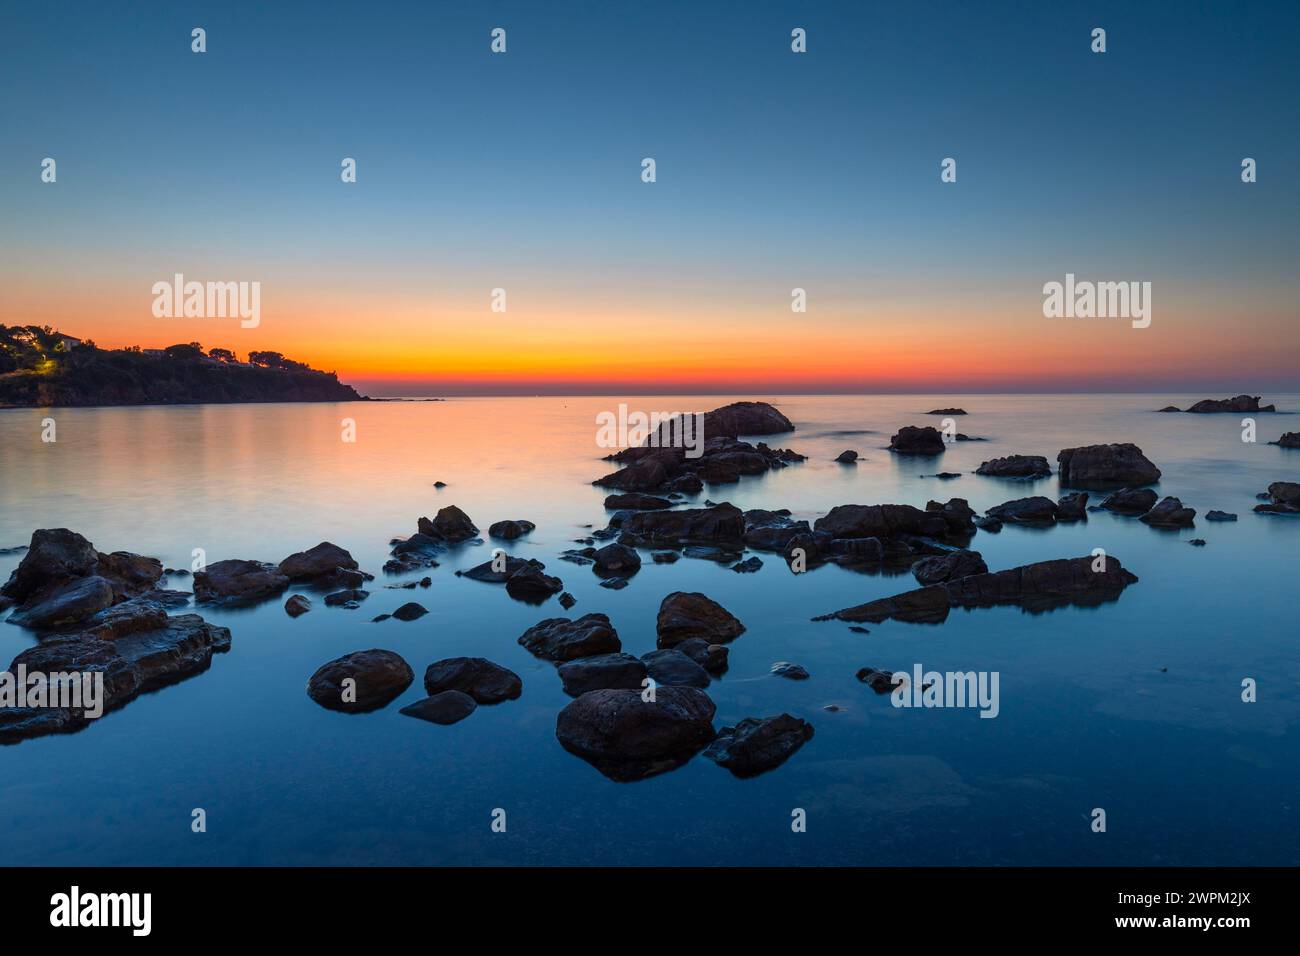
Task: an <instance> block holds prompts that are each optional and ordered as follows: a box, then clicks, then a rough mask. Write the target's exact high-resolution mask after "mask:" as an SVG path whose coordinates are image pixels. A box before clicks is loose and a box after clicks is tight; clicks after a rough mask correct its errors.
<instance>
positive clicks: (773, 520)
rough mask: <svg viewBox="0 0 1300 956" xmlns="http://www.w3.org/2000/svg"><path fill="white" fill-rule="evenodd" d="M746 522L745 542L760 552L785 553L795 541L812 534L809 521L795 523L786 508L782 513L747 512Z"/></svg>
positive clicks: (756, 510)
mask: <svg viewBox="0 0 1300 956" xmlns="http://www.w3.org/2000/svg"><path fill="white" fill-rule="evenodd" d="M744 520H745V533H744V538H743V541H744V543H745V544H746V545H748V546H749V547H751V548H754V549H755V550H758V551H779V552H781V553H785V552H786V551H787V550H788V549H789V548H790V546H791V543H792V542H793V541H794V539H796V538H798V537H800V536H805V535H811V534H812V528H810V527H809V526H808V522H807V521H795V520H794V519H793V518H791V517H790V511H789V509H785V508H783V509H781V510H780V511H764V510H760V509H755V510H752V511H746V512H745V513H744Z"/></svg>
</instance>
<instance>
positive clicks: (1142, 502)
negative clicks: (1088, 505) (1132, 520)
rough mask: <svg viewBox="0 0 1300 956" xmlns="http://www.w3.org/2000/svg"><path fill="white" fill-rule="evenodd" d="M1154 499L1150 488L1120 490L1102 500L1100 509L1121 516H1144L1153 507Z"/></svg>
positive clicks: (1154, 495) (1154, 496) (1155, 496)
mask: <svg viewBox="0 0 1300 956" xmlns="http://www.w3.org/2000/svg"><path fill="white" fill-rule="evenodd" d="M1156 498H1157V495H1156V493H1155V492H1154V491H1152V490H1151V489H1150V488H1121V489H1120V490H1119V491H1116V492H1115V493H1114V494H1109V495H1107V496H1106V497H1105V498H1103V499H1102V502H1101V507H1102V508H1104V509H1106V510H1107V511H1113V512H1115V513H1116V514H1121V515H1144V514H1146V513H1147V512H1148V511H1150V510H1151V509H1152V508H1153V507H1155V503H1156Z"/></svg>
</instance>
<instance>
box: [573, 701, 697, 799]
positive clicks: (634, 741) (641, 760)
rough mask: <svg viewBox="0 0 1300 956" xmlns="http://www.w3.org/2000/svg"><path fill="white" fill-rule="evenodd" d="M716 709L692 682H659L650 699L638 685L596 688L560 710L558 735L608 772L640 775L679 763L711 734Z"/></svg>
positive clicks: (627, 778) (631, 776)
mask: <svg viewBox="0 0 1300 956" xmlns="http://www.w3.org/2000/svg"><path fill="white" fill-rule="evenodd" d="M715 711H716V708H715V706H714V704H713V701H712V700H710V699H709V696H708V695H707V694H705V693H704V692H703V691H701V690H698V689H696V688H694V687H672V686H668V687H659V688H656V692H655V699H654V701H652V702H651V701H645V700H642V698H641V691H639V690H630V689H629V690H617V689H606V690H594V691H590V692H588V693H586V694H583V695H582V696H581V697H579V698H578V699H577V700H575V701H573V702H571V703H570V704H568V705H567V706H565V708H564V709H563V710H561V711H560V713H559V716H558V717H557V718H556V722H555V736H556V738H557V739H558V740H559V741H560V744H561V745H562V746H563V747H564V749H566V750H568V751H569V752H570V753H572V754H575V755H577V756H579V757H582V758H583V759H584V760H586V761H588V762H589V763H591V764H592V765H593V766H594V767H596V769H597V770H599V771H600V772H601V773H603V774H605V776H607V777H609V778H611V779H613V780H618V781H631V780H639V779H642V778H644V777H649V776H652V775H654V774H657V773H663V772H665V771H667V770H672V769H674V768H676V767H679V766H681V765H682V764H683V763H685V762H686V761H687V760H689V759H690V758H691V757H692V756H694V755H695V754H696V753H697V752H699V750H700V749H701V748H702V747H704V746H705V745H706V744H708V743H709V742H710V741H711V740H713V737H714V732H713V715H714V712H715Z"/></svg>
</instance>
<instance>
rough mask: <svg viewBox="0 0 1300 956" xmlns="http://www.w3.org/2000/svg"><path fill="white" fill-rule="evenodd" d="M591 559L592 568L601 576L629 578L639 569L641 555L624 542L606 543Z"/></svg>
mask: <svg viewBox="0 0 1300 956" xmlns="http://www.w3.org/2000/svg"><path fill="white" fill-rule="evenodd" d="M592 560H593V561H594V562H595V565H594V566H593V567H592V570H593V571H594V572H596V574H597V575H598V576H599V577H602V578H613V577H620V578H629V577H631V576H632V575H634V574H636V573H637V572H638V571H640V570H641V556H640V555H639V554H637V553H636V551H634V550H633V549H632V548H629V547H628V546H627V545H625V544H607V545H605V547H603V548H601V549H600V550H598V551H597V552H596V553H595V555H593V556H592Z"/></svg>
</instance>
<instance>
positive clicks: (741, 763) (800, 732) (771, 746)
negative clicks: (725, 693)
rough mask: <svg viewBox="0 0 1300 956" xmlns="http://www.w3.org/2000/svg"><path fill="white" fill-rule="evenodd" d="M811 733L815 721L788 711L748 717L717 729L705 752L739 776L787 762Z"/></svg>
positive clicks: (755, 773) (810, 737) (746, 775)
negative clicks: (766, 715)
mask: <svg viewBox="0 0 1300 956" xmlns="http://www.w3.org/2000/svg"><path fill="white" fill-rule="evenodd" d="M812 736H813V727H812V724H810V723H808V722H807V721H806V720H801V719H800V718H798V717H792V716H790V715H789V714H779V715H778V716H776V717H746V718H745V719H744V720H742V721H740V723H738V724H736V726H734V727H723V728H722V729H721V730H720V731H718V736H717V737H716V738H715V739H714V741H713V743H711V744H709V746H708V747H707V748H706V749H705V751H704V756H706V757H708V758H709V759H710V760H712V761H714V762H715V763H717V764H718V765H719V766H722V767H726V768H727V769H728V770H730V771H731V772H732V773H733V774H735V775H736V776H737V777H753V776H756V775H758V774H760V773H765V772H766V771H768V770H772V769H773V768H775V767H779V766H780V765H781V764H783V763H785V762H786V761H787V760H788V759H790V756H791V755H792V754H793V753H794V752H795V751H796V750H798V749H799V748H800V747H802V746H803V745H804V744H806V743H807V742H808V741H809V740H811V739H812Z"/></svg>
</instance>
